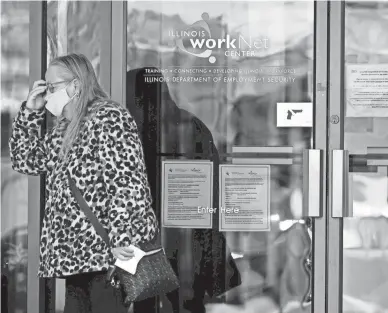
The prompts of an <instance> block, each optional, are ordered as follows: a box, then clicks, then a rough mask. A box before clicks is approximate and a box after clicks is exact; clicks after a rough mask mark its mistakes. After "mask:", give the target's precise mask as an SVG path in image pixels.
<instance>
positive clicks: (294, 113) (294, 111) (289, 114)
mask: <svg viewBox="0 0 388 313" xmlns="http://www.w3.org/2000/svg"><path fill="white" fill-rule="evenodd" d="M302 112H303V110H288V111H287V119H288V120H290V119H291V118H292V117H293V116H294V115H296V114H298V113H302Z"/></svg>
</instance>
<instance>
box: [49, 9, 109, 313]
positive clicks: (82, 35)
mask: <svg viewBox="0 0 388 313" xmlns="http://www.w3.org/2000/svg"><path fill="white" fill-rule="evenodd" d="M103 6H104V2H103V1H101V2H100V1H48V7H47V63H50V61H51V60H52V59H54V58H55V57H57V56H60V55H63V54H67V53H82V54H84V55H85V56H86V57H87V58H88V59H89V60H90V61H91V62H92V64H93V67H94V70H95V72H96V75H97V78H98V79H99V81H100V83H101V79H102V78H101V75H100V67H101V66H100V65H101V62H100V57H101V51H102V49H103V48H102V46H103V45H109V44H110V43H109V42H107V41H109V40H110V38H102V37H103V36H102V29H101V27H102V26H101V25H102V21H104V18H106V16H105V15H106V14H105V15H104V10H103ZM108 13H109V12H108ZM86 21H87V22H86ZM48 123H49V125H53V123H54V120H53V119H52V118H51V119H50V120H49V121H48ZM55 300H56V305H55V306H56V313H60V312H63V308H64V305H65V280H64V279H57V280H56V298H55Z"/></svg>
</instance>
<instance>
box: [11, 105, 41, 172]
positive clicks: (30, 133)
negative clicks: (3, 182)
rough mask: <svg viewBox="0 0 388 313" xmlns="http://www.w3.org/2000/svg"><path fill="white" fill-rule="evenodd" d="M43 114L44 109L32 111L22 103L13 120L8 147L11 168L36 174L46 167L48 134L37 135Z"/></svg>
mask: <svg viewBox="0 0 388 313" xmlns="http://www.w3.org/2000/svg"><path fill="white" fill-rule="evenodd" d="M44 115H45V112H44V110H42V111H33V110H30V109H28V108H27V107H26V106H25V103H23V104H22V106H21V108H20V111H19V112H18V114H17V116H16V117H15V119H14V121H13V124H12V133H11V137H10V139H9V148H10V154H11V163H12V168H13V169H14V170H15V171H17V172H19V173H22V174H27V175H34V176H37V175H39V174H43V173H45V172H46V171H47V169H48V168H47V163H48V149H47V140H48V135H46V136H45V137H44V138H42V137H40V135H39V129H40V127H41V125H42V124H43V122H44Z"/></svg>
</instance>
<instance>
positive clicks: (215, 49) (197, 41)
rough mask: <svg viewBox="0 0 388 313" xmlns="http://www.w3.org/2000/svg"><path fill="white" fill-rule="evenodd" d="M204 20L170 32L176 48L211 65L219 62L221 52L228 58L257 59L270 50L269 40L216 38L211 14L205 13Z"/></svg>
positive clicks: (225, 36)
mask: <svg viewBox="0 0 388 313" xmlns="http://www.w3.org/2000/svg"><path fill="white" fill-rule="evenodd" d="M201 17H202V20H200V21H197V22H195V23H194V24H192V25H191V26H190V27H189V28H188V29H186V30H182V31H175V30H170V31H169V36H170V37H174V39H175V44H176V46H177V47H178V48H179V49H180V50H181V51H183V52H185V53H188V54H191V55H194V56H196V57H198V58H207V59H208V60H209V62H210V63H215V62H216V61H217V57H216V55H219V51H222V53H223V54H224V55H225V56H227V57H255V56H257V54H258V53H259V52H260V51H261V50H265V49H268V48H269V39H268V38H265V37H263V38H257V37H254V38H253V37H252V36H243V35H241V34H240V35H238V36H234V37H232V36H230V35H229V34H226V35H225V34H224V35H223V36H222V38H214V37H213V36H212V32H211V29H210V26H209V20H210V18H209V14H208V13H203V14H202V16H201Z"/></svg>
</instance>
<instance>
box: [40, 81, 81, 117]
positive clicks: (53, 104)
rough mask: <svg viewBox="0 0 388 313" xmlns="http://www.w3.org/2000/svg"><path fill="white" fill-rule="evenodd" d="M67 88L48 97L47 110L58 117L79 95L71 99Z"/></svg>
mask: <svg viewBox="0 0 388 313" xmlns="http://www.w3.org/2000/svg"><path fill="white" fill-rule="evenodd" d="M66 88H67V86H66V87H65V88H62V89H60V90H57V91H56V92H54V93H52V94H50V95H47V96H46V99H45V100H46V101H47V103H46V109H47V110H48V111H50V112H51V113H52V114H53V115H54V116H56V117H59V116H61V115H62V112H63V108H64V107H65V106H66V105H67V104H68V103H69V102H70V101H71V100H73V98H74V97H75V96H76V95H77V94H76V93H75V94H74V96H72V97H71V98H70V97H69V95H68V94H67V91H66Z"/></svg>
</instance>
